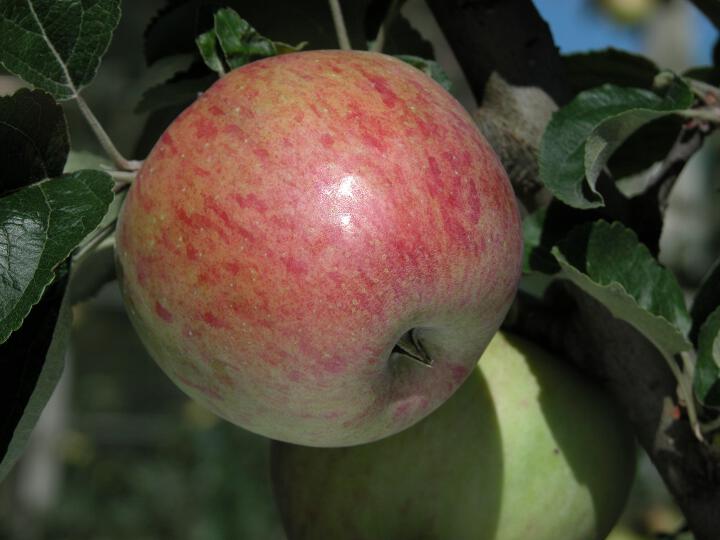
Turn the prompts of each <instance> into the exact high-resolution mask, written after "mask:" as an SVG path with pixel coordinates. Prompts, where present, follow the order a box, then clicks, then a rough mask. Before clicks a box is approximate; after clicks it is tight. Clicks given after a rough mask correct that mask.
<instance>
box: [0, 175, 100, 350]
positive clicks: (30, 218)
mask: <svg viewBox="0 0 720 540" xmlns="http://www.w3.org/2000/svg"><path fill="white" fill-rule="evenodd" d="M112 187H113V181H112V179H111V178H110V176H108V175H107V174H105V173H103V172H100V171H92V170H86V171H78V172H75V173H72V174H68V175H64V176H61V177H59V178H56V179H53V180H47V181H44V182H41V183H38V184H34V185H32V186H28V187H25V188H23V189H21V190H19V191H16V192H14V193H11V194H10V195H7V196H5V197H3V198H2V199H0V343H2V342H4V341H5V340H7V339H8V336H9V335H10V334H11V333H12V332H13V331H15V330H17V329H18V328H20V326H21V325H22V322H23V319H24V318H25V317H26V315H27V314H28V313H29V312H30V309H31V308H32V306H33V305H35V304H36V303H37V302H38V301H39V300H40V298H41V297H42V294H43V291H44V290H45V288H46V287H47V285H48V284H49V283H50V282H52V281H53V279H54V278H55V269H56V268H57V266H58V265H59V264H60V263H61V262H62V261H63V260H65V259H66V258H67V256H68V255H69V254H70V252H71V251H72V250H73V249H74V248H75V247H76V246H77V245H78V244H79V243H80V241H81V240H82V239H83V238H85V236H87V235H88V234H89V233H90V232H92V231H93V230H94V229H95V227H96V226H97V225H98V224H99V223H100V221H101V220H102V218H103V216H104V215H105V212H106V211H107V209H108V206H109V204H110V203H111V201H112V199H113V194H112Z"/></svg>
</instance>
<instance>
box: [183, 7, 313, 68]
mask: <svg viewBox="0 0 720 540" xmlns="http://www.w3.org/2000/svg"><path fill="white" fill-rule="evenodd" d="M216 42H217V43H218V44H219V45H220V48H221V49H222V52H223V55H224V57H225V62H227V65H228V66H230V68H231V69H234V68H237V67H240V66H244V65H245V64H247V63H249V62H251V61H252V60H255V59H258V58H267V57H269V56H276V55H278V54H285V53H290V52H296V51H299V50H301V49H303V48H304V47H305V46H306V45H307V42H306V41H303V42H302V43H299V44H297V45H288V44H287V43H281V42H276V41H272V40H270V39H268V38H266V37H263V36H261V35H260V34H259V33H258V31H257V30H255V29H254V28H253V27H252V26H250V23H248V22H247V21H246V20H245V19H243V18H242V17H240V15H238V13H237V12H236V11H235V10H233V9H230V8H225V9H219V10H218V11H217V12H215V26H214V28H213V30H210V31H209V32H205V33H204V34H201V35H200V36H198V38H197V46H198V49H199V50H200V54H201V55H202V57H203V60H204V61H205V64H206V65H207V66H208V67H209V68H210V69H212V70H214V71H217V72H218V73H220V74H221V75H222V74H224V73H225V69H224V67H223V65H222V61H221V60H220V56H219V55H218V52H217V50H216Z"/></svg>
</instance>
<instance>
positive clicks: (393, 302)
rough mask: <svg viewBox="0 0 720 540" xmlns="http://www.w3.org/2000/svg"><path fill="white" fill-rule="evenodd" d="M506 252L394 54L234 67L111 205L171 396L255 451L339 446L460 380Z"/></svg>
mask: <svg viewBox="0 0 720 540" xmlns="http://www.w3.org/2000/svg"><path fill="white" fill-rule="evenodd" d="M521 243H522V241H521V234H520V222H519V216H518V209H517V206H516V202H515V198H514V196H513V192H512V188H511V187H510V184H509V182H508V179H507V177H506V175H505V173H504V171H503V169H502V167H501V165H500V163H499V161H498V159H497V158H496V156H495V154H494V153H493V151H492V150H491V148H490V147H489V146H488V143H487V142H486V141H485V139H484V138H483V137H482V136H481V134H480V133H479V132H478V130H477V129H476V127H475V126H474V124H473V122H472V120H471V118H470V117H469V116H468V114H466V112H465V111H464V110H463V108H462V107H461V106H460V104H459V103H457V101H455V99H453V98H452V97H451V96H450V95H449V94H448V93H447V92H446V91H445V90H444V89H443V88H442V87H441V86H439V85H438V84H436V83H435V82H434V81H432V80H431V79H430V78H428V77H427V76H426V75H424V74H423V73H422V72H420V71H419V70H417V69H415V68H413V67H411V66H408V65H406V64H405V63H403V62H401V61H399V60H396V59H393V58H390V57H387V56H384V55H379V54H372V53H366V52H340V51H320V52H302V53H297V54H287V55H282V56H278V57H274V58H269V59H266V60H261V61H258V62H254V63H251V64H249V65H246V66H244V67H242V68H239V69H237V70H234V71H232V72H230V73H229V74H227V75H226V76H224V77H223V78H222V79H220V80H219V81H218V82H216V83H215V84H214V85H213V86H212V87H211V88H210V89H209V90H208V91H207V92H205V93H204V94H202V96H201V97H200V98H199V99H198V100H197V101H196V102H195V103H194V104H193V105H192V106H190V107H189V108H188V109H187V110H185V111H184V112H183V113H182V114H181V115H180V116H179V117H178V118H177V119H176V120H175V121H174V122H173V123H172V125H171V126H170V127H169V128H168V129H167V131H166V132H165V133H164V135H163V136H162V137H161V139H160V140H159V141H158V143H157V144H156V145H155V147H154V149H153V150H152V152H151V154H150V155H149V157H148V158H147V159H146V160H145V162H144V164H143V167H142V169H141V170H140V172H139V174H138V176H137V179H136V180H135V182H134V183H133V186H132V188H131V190H130V192H129V194H128V196H127V199H126V201H125V205H124V208H123V210H122V214H121V216H120V220H119V223H118V234H117V261H118V266H119V270H120V271H119V273H120V274H121V278H120V281H121V286H122V291H123V295H124V299H125V302H126V305H127V307H128V311H129V314H130V318H131V320H132V322H133V323H134V325H135V328H136V329H137V331H138V333H139V334H140V337H141V338H142V340H143V341H144V343H145V345H146V346H147V348H148V350H149V351H150V353H151V355H152V356H153V357H154V358H155V360H156V361H157V362H158V364H159V365H160V366H161V367H162V369H163V370H165V372H166V373H167V374H168V375H169V376H170V378H171V379H172V380H174V381H175V382H176V383H177V384H178V386H180V388H182V389H183V390H184V391H185V392H187V393H188V394H189V395H191V396H193V397H194V398H196V399H198V400H199V401H200V402H202V403H204V404H205V405H206V406H208V407H209V408H210V409H211V410H213V411H215V412H216V413H217V414H218V415H220V416H222V417H224V418H226V419H228V420H230V421H231V422H234V423H236V424H238V425H240V426H243V427H245V428H247V429H249V430H251V431H254V432H257V433H260V434H262V435H265V436H268V437H271V438H275V439H280V440H286V441H291V442H296V443H300V444H307V445H314V446H340V445H350V444H359V443H364V442H368V441H371V440H375V439H379V438H381V437H384V436H387V435H390V434H392V433H395V432H398V431H400V430H402V429H404V428H406V427H408V426H409V425H411V424H413V423H415V422H416V421H418V420H419V419H420V418H422V417H423V416H425V415H426V414H428V413H429V412H430V411H432V410H433V409H435V408H436V407H437V406H439V405H440V404H441V403H442V402H444V401H445V400H446V399H447V398H448V396H450V395H451V394H452V393H453V391H454V390H455V389H456V388H457V387H458V386H459V385H460V384H461V383H462V381H463V380H464V379H465V378H466V376H467V375H468V373H469V372H470V371H471V369H472V367H473V366H474V365H475V361H476V360H477V358H478V356H479V355H480V353H482V351H483V350H484V349H485V347H486V345H487V343H488V342H489V341H490V338H491V336H492V335H493V333H494V332H495V331H496V330H497V328H498V326H499V324H500V322H501V320H502V319H503V317H504V315H505V313H506V311H507V309H508V307H509V305H510V303H511V301H512V298H513V295H514V293H515V290H516V286H517V281H518V277H519V269H520V268H519V267H520V256H521V250H522V246H521ZM398 344H399V346H397V347H396V345H398ZM426 364H429V367H427V366H426Z"/></svg>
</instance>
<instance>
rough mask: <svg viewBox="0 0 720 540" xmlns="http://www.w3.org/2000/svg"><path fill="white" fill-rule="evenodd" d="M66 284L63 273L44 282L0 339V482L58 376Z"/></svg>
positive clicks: (66, 328) (66, 316)
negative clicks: (13, 328)
mask: <svg viewBox="0 0 720 540" xmlns="http://www.w3.org/2000/svg"><path fill="white" fill-rule="evenodd" d="M66 284H67V279H65V277H63V278H61V279H59V280H57V281H56V282H55V283H54V284H53V285H51V286H50V287H48V289H47V291H46V293H45V295H44V296H43V298H42V300H40V302H39V303H38V304H37V305H36V306H35V307H33V309H32V311H30V314H29V315H28V317H27V319H26V320H25V324H23V326H22V328H21V329H20V330H18V331H17V332H14V333H13V334H12V335H11V336H10V339H8V340H7V341H6V342H5V343H3V344H0V411H1V412H0V481H1V480H2V479H3V478H4V477H5V476H6V475H7V473H8V472H9V471H10V469H11V468H12V466H13V465H14V464H15V462H16V461H17V460H18V458H19V457H20V455H21V454H22V452H23V450H24V449H25V446H26V444H27V440H28V437H29V436H30V433H31V432H32V430H33V428H34V427H35V424H36V423H37V421H38V419H39V417H40V413H41V412H42V410H43V409H44V408H45V405H46V404H47V401H48V399H50V396H51V395H52V393H53V390H54V389H55V386H56V385H57V382H58V380H59V379H60V375H61V373H62V370H63V366H64V359H65V351H66V350H67V346H68V341H69V336H70V327H71V325H72V310H71V309H70V303H69V302H68V297H67V295H66V294H65V292H66Z"/></svg>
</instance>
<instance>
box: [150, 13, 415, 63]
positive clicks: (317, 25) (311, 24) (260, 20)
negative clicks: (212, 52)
mask: <svg viewBox="0 0 720 540" xmlns="http://www.w3.org/2000/svg"><path fill="white" fill-rule="evenodd" d="M341 3H342V7H343V13H344V15H345V20H346V23H347V27H348V33H349V34H350V42H351V43H352V45H353V48H355V49H362V48H365V45H366V38H365V33H364V29H363V19H364V18H363V14H364V10H365V3H364V2H362V1H358V0H343V1H342V2H341ZM217 7H228V8H232V9H234V10H235V11H237V12H238V13H239V14H240V15H241V16H242V18H243V19H245V20H247V21H250V22H251V23H252V26H253V27H255V28H257V29H258V31H259V32H260V33H261V34H262V35H265V36H272V37H273V39H276V40H280V41H282V42H285V43H299V42H302V41H307V42H308V43H309V45H310V46H311V47H312V48H313V49H334V48H337V47H338V43H337V37H336V34H335V29H334V27H333V22H332V16H331V12H330V8H329V6H328V2H327V0H303V1H302V2H297V0H264V1H263V2H252V1H250V0H226V1H224V2H216V3H214V4H213V3H210V2H207V0H190V1H185V2H182V3H174V4H171V5H168V7H166V8H164V9H163V10H161V12H160V13H158V15H157V16H156V17H155V18H154V19H153V21H152V22H151V23H150V25H149V26H148V28H147V30H146V32H145V56H146V58H147V61H148V63H149V64H150V63H153V62H155V61H156V60H158V59H159V58H162V57H165V56H170V55H174V54H178V53H187V52H190V53H193V52H197V48H196V44H195V36H197V35H198V34H200V33H202V32H204V31H206V30H208V29H209V28H211V27H212V26H213V12H214V11H215V9H216V8H217ZM279 14H282V15H281V16H280V15H279ZM399 52H404V53H413V54H417V52H416V51H411V50H405V51H399ZM420 56H423V55H420ZM426 57H427V56H426Z"/></svg>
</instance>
